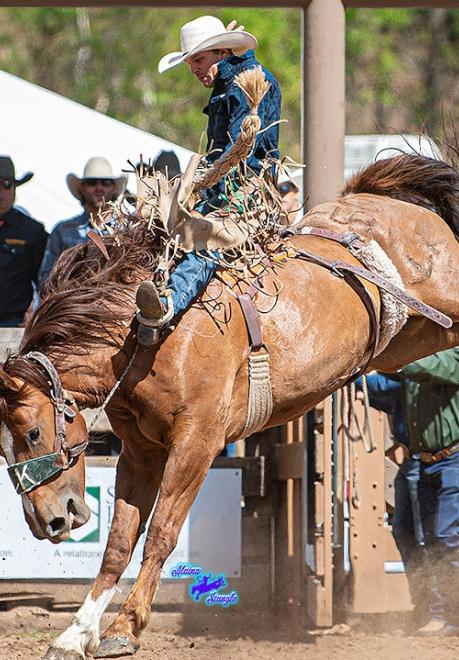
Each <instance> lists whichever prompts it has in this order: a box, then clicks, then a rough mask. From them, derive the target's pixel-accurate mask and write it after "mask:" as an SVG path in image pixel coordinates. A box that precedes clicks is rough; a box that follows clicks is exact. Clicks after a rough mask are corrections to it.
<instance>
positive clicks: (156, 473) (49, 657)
mask: <svg viewBox="0 0 459 660" xmlns="http://www.w3.org/2000/svg"><path fill="white" fill-rule="evenodd" d="M166 456H167V455H166V452H165V451H164V450H158V451H156V452H155V453H154V454H151V453H150V454H149V455H148V460H146V459H144V461H143V462H142V463H141V462H137V461H138V458H137V461H136V462H135V463H134V462H133V461H129V459H128V457H127V456H126V455H125V454H124V453H123V454H121V456H120V458H119V461H118V466H117V471H116V487H115V512H114V516H113V522H112V526H111V529H110V534H109V537H108V543H107V548H106V550H105V553H104V558H103V560H102V566H101V569H100V572H99V575H98V576H97V578H96V580H95V582H94V584H93V586H92V588H91V591H90V592H89V594H88V595H87V597H86V599H85V601H84V603H83V605H82V606H81V607H80V609H79V610H78V612H77V613H76V614H75V616H74V618H73V621H72V623H71V625H70V626H69V627H68V628H67V630H65V631H64V632H63V633H62V634H61V635H59V637H57V638H56V639H55V640H54V642H53V644H52V645H51V646H50V648H49V649H48V651H47V653H46V655H45V656H44V658H45V659H46V660H82V659H83V658H86V657H87V653H93V652H94V651H95V650H96V649H97V647H98V645H99V624H100V619H101V618H102V615H103V613H104V611H105V609H106V607H107V606H108V604H109V603H110V601H111V599H112V597H113V594H114V591H115V585H116V584H117V582H118V580H119V579H120V577H121V575H122V573H123V572H124V570H125V569H126V567H127V565H128V563H129V560H130V558H131V555H132V552H133V551H134V548H135V544H136V542H137V539H138V537H139V535H140V533H141V530H142V528H143V526H144V525H145V523H146V521H147V520H148V516H149V515H150V512H151V509H152V507H153V504H154V501H155V498H156V495H157V493H158V489H159V484H160V482H161V477H162V474H163V469H164V464H165V459H166Z"/></svg>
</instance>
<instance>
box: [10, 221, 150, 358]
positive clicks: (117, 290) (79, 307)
mask: <svg viewBox="0 0 459 660" xmlns="http://www.w3.org/2000/svg"><path fill="white" fill-rule="evenodd" d="M104 245H105V247H106V248H107V252H108V254H109V256H110V259H109V260H107V259H106V258H105V257H104V255H103V254H102V252H101V251H100V249H99V248H98V247H97V246H96V245H95V244H94V243H93V242H92V241H88V242H87V243H85V244H82V245H78V246H76V247H74V248H71V249H69V250H66V251H65V252H64V253H62V254H61V256H60V257H59V259H58V260H57V262H56V264H55V266H54V268H53V270H52V272H51V274H50V276H49V278H48V280H47V281H46V284H45V286H44V288H43V290H42V292H41V293H42V303H41V305H40V307H39V308H38V309H37V311H36V312H35V314H34V315H33V316H32V318H31V319H30V320H29V322H28V323H27V325H26V328H25V331H24V337H23V340H22V343H21V348H20V353H21V354H24V353H26V352H28V351H33V350H39V351H43V352H46V353H47V354H48V355H53V356H58V357H65V356H66V355H68V354H71V355H83V354H87V353H89V352H90V350H91V349H93V348H94V347H98V346H99V347H100V346H119V344H120V339H121V337H122V336H124V335H125V334H126V328H127V327H128V326H129V325H130V322H131V320H132V318H133V316H134V309H135V307H134V292H135V285H136V284H137V283H139V282H140V281H141V280H142V279H146V278H148V277H151V273H152V270H153V268H154V266H155V263H156V255H157V254H158V247H159V238H158V237H157V236H155V235H154V234H153V233H152V232H151V231H149V230H148V229H147V227H146V225H145V224H136V223H134V222H133V223H132V224H131V225H128V226H126V227H122V228H121V229H119V230H117V231H116V232H115V233H114V234H113V235H112V236H108V237H106V238H104Z"/></svg>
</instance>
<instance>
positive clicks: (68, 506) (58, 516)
mask: <svg viewBox="0 0 459 660" xmlns="http://www.w3.org/2000/svg"><path fill="white" fill-rule="evenodd" d="M90 515H91V511H90V509H89V507H88V505H87V504H86V502H85V501H84V500H83V499H82V498H81V497H69V498H68V499H67V500H66V501H65V502H63V503H62V505H58V506H56V507H53V506H49V507H47V508H46V511H42V512H40V513H39V514H38V512H37V511H35V514H32V515H30V514H29V513H26V519H27V522H28V523H29V527H30V529H31V530H32V533H33V535H34V536H35V537H36V538H39V539H48V540H49V541H51V542H52V543H61V542H62V541H67V539H68V538H69V536H70V532H71V530H72V529H76V528H77V527H81V526H82V525H84V524H85V522H87V521H88V520H89V517H90Z"/></svg>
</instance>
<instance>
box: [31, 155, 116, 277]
mask: <svg viewBox="0 0 459 660" xmlns="http://www.w3.org/2000/svg"><path fill="white" fill-rule="evenodd" d="M126 181H127V179H126V176H125V175H121V176H115V175H114V174H113V170H112V166H111V165H110V163H109V162H108V160H107V159H106V158H102V157H101V156H93V157H92V158H90V159H89V160H88V162H87V163H86V165H85V167H84V170H83V176H81V177H78V176H76V174H68V175H67V177H66V182H67V186H68V188H69V190H70V192H71V193H72V195H73V196H74V197H76V198H77V199H78V201H79V202H81V204H82V206H83V213H81V214H80V215H77V216H75V217H74V218H70V219H69V220H62V221H61V222H59V223H58V224H57V225H56V226H55V227H54V229H53V231H52V232H51V235H50V237H49V239H48V244H47V246H46V251H45V256H44V257H43V262H42V264H41V267H40V272H39V275H38V279H39V282H40V285H42V284H43V283H44V282H45V280H46V278H47V277H48V275H49V273H50V272H51V270H52V268H53V266H54V264H55V263H56V261H57V259H58V257H59V256H60V254H61V253H62V252H63V251H64V250H67V248H71V247H74V246H75V245H78V244H79V243H85V242H86V241H87V234H88V231H89V230H90V229H91V224H90V217H91V215H96V214H97V212H98V211H99V209H100V207H101V206H103V205H104V204H105V202H108V201H111V200H114V199H116V198H117V197H118V196H119V195H120V194H121V193H122V192H123V191H124V189H125V187H126Z"/></svg>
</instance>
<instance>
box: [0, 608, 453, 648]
mask: <svg viewBox="0 0 459 660" xmlns="http://www.w3.org/2000/svg"><path fill="white" fill-rule="evenodd" d="M212 609H213V608H211V609H208V610H207V612H208V613H205V615H204V616H200V620H199V621H197V620H196V618H195V617H192V616H191V617H190V616H189V615H186V614H183V613H178V612H175V613H172V612H154V613H153V614H152V618H151V621H150V624H149V626H148V628H147V630H146V631H145V632H144V634H143V636H142V647H141V649H140V651H138V653H137V654H136V656H135V658H136V660H152V659H157V658H161V659H164V660H166V659H167V660H185V659H186V660H189V659H190V658H195V659H196V660H210V659H211V658H212V659H215V658H218V660H242V659H244V660H246V659H251V658H254V659H255V658H256V659H258V658H260V659H263V660H279V658H285V659H287V658H288V660H300V659H301V660H304V659H305V658H307V659H308V660H310V659H319V658H320V659H321V660H325V659H327V660H328V659H330V660H332V659H333V660H335V659H336V660H351V659H352V660H353V659H354V658H355V659H356V660H383V658H384V660H387V659H389V660H402V658H403V660H427V659H432V660H433V659H435V660H450V659H451V660H453V658H454V659H455V660H456V658H457V657H458V655H459V638H455V637H450V638H441V639H438V638H436V639H434V638H430V639H420V638H416V637H414V636H412V635H410V634H409V630H408V631H407V622H406V617H402V616H401V617H400V618H397V617H392V620H388V619H387V617H386V618H384V617H383V618H381V617H379V618H378V617H373V618H371V619H367V620H364V621H362V620H360V621H354V622H353V623H352V624H351V625H344V624H341V625H337V626H335V627H334V628H333V629H331V630H328V631H327V633H326V634H323V632H319V631H304V632H301V633H300V632H295V633H292V632H288V631H286V630H285V629H284V630H281V629H279V628H278V627H277V626H276V622H275V621H273V620H272V618H271V617H269V616H267V615H266V616H265V617H264V616H262V617H261V618H260V617H258V618H257V619H254V620H250V618H249V617H244V620H242V619H241V618H240V617H238V616H237V615H233V614H232V613H230V612H229V611H223V612H222V613H220V614H219V613H214V612H213V611H212ZM113 616H114V614H113V613H108V614H106V615H105V616H104V620H103V624H104V625H107V624H108V623H109V621H110V620H111V619H112V618H113ZM71 618H72V613H70V612H53V611H47V610H46V609H44V608H41V607H37V606H21V607H14V608H12V609H10V610H7V611H3V612H0V659H1V660H29V659H31V660H35V659H37V660H38V659H39V658H41V657H42V655H43V654H44V652H45V651H46V649H47V647H48V645H49V644H50V642H51V640H52V638H53V637H54V636H55V635H56V634H57V633H58V632H59V631H61V630H63V629H64V628H65V627H66V626H67V625H68V624H69V623H70V621H71ZM400 624H402V625H403V626H404V627H405V630H403V629H402V628H401V627H397V626H400ZM377 627H379V628H383V629H384V632H374V631H375V630H376V628H377ZM408 627H409V624H408Z"/></svg>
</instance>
